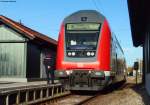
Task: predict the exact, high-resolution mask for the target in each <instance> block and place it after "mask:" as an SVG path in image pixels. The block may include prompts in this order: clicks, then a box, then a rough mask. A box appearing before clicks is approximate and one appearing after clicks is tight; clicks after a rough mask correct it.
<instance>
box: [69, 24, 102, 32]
mask: <svg viewBox="0 0 150 105" xmlns="http://www.w3.org/2000/svg"><path fill="white" fill-rule="evenodd" d="M99 28H100V24H98V23H76V24H73V23H70V24H67V30H99Z"/></svg>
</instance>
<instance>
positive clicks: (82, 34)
mask: <svg viewBox="0 0 150 105" xmlns="http://www.w3.org/2000/svg"><path fill="white" fill-rule="evenodd" d="M72 27H74V28H72ZM88 28H89V29H88ZM99 32H100V24H99V25H96V26H94V25H93V27H92V26H89V27H87V26H84V25H83V26H82V25H79V27H78V26H67V27H66V33H65V42H66V52H67V54H68V56H69V57H94V56H95V53H96V49H97V43H98V38H99ZM71 52H74V53H73V56H71V55H72V54H71ZM90 53H91V54H90Z"/></svg>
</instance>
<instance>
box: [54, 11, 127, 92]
mask: <svg viewBox="0 0 150 105" xmlns="http://www.w3.org/2000/svg"><path fill="white" fill-rule="evenodd" d="M125 71H126V64H125V58H124V53H123V50H122V48H121V46H120V44H119V42H118V40H117V39H116V37H115V35H114V34H113V33H112V32H111V30H110V27H109V24H108V22H107V20H106V18H105V17H104V16H103V15H102V14H101V13H99V12H97V11H95V10H81V11H78V12H75V13H73V14H71V15H70V16H68V17H66V18H65V19H64V21H63V23H62V25H61V29H60V33H59V38H58V48H57V60H56V71H55V75H56V77H58V78H59V79H60V81H61V83H62V84H63V86H64V87H65V88H66V89H69V90H96V91H97V90H102V89H103V88H104V87H106V86H108V85H109V84H112V83H115V82H119V81H123V80H125V76H126V75H125Z"/></svg>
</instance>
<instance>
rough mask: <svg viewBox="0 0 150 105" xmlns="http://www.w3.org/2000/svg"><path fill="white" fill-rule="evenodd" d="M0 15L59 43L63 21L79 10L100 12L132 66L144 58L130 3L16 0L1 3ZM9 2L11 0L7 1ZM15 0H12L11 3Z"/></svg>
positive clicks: (96, 0)
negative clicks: (136, 40) (135, 41)
mask: <svg viewBox="0 0 150 105" xmlns="http://www.w3.org/2000/svg"><path fill="white" fill-rule="evenodd" d="M1 1H5V0H0V14H1V15H4V16H7V17H9V18H11V19H13V20H15V21H18V22H19V21H21V22H22V23H23V24H24V25H25V26H27V27H30V28H32V29H34V30H36V31H38V32H41V33H43V34H46V35H48V36H49V37H51V38H54V39H56V40H57V38H58V33H59V30H60V25H61V23H62V21H63V19H64V18H65V17H66V16H68V15H70V14H72V13H73V12H76V11H78V10H91V9H92V10H97V11H99V12H101V13H102V14H103V15H104V16H105V17H106V18H107V20H108V22H109V25H110V27H111V30H112V31H113V32H114V33H115V34H116V36H117V38H118V40H119V42H120V44H121V46H122V48H123V50H124V54H125V58H126V61H127V65H128V66H132V65H133V63H134V61H135V60H137V59H142V48H141V47H138V48H135V47H133V43H132V38H131V30H130V21H129V14H128V8H127V1H126V0H111V1H110V0H12V1H16V2H1ZM7 1H9V0H7ZM10 1H11V0H10Z"/></svg>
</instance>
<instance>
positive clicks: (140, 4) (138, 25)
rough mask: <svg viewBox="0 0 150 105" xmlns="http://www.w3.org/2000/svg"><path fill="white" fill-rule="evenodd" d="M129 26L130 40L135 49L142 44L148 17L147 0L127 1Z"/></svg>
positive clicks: (149, 4) (149, 13)
mask: <svg viewBox="0 0 150 105" xmlns="http://www.w3.org/2000/svg"><path fill="white" fill-rule="evenodd" d="M127 1H128V9H129V17H130V24H131V32H132V40H133V45H134V46H135V47H137V46H140V45H142V44H143V42H144V36H145V32H146V28H147V25H148V18H149V17H150V16H149V15H150V12H149V10H150V2H149V0H127Z"/></svg>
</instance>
